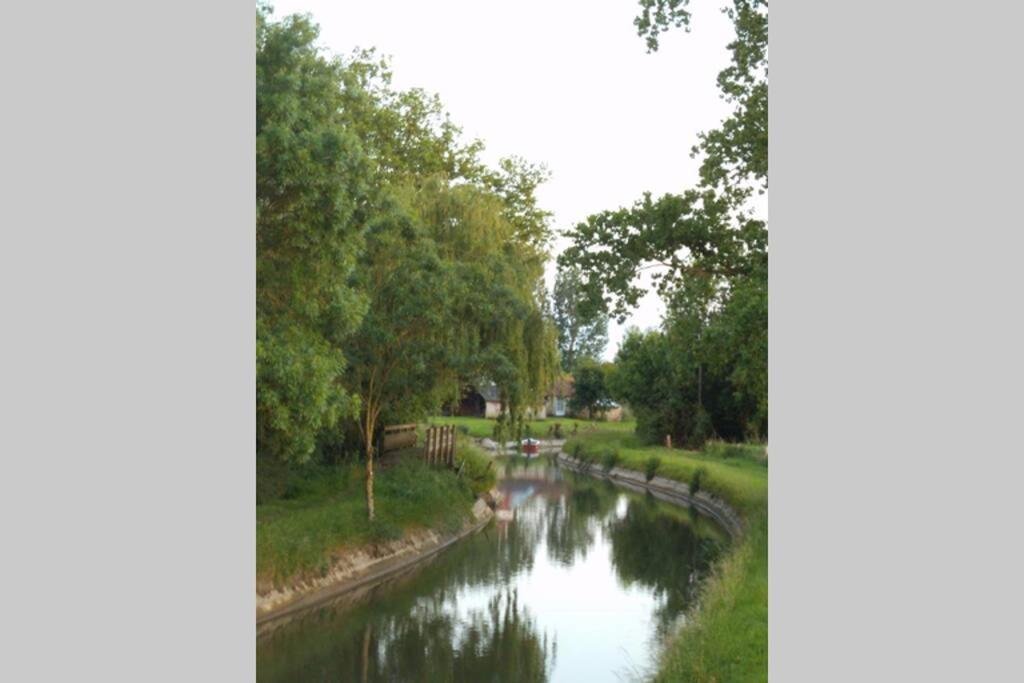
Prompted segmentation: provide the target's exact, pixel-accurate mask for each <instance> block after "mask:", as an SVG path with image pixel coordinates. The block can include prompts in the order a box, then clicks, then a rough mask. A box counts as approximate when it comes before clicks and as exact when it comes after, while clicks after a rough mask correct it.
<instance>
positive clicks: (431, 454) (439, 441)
mask: <svg viewBox="0 0 1024 683" xmlns="http://www.w3.org/2000/svg"><path fill="white" fill-rule="evenodd" d="M423 459H424V460H426V461H427V463H428V464H431V465H446V466H447V467H455V425H438V426H434V427H427V438H426V441H425V442H424V444H423Z"/></svg>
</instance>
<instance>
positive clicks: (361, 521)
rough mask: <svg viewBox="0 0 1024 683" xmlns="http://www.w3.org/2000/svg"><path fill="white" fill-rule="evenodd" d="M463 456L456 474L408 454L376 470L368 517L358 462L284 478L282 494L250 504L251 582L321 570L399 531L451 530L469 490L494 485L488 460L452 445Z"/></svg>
mask: <svg viewBox="0 0 1024 683" xmlns="http://www.w3.org/2000/svg"><path fill="white" fill-rule="evenodd" d="M463 458H465V459H466V467H465V469H464V471H463V475H462V477H458V478H457V477H456V476H455V473H454V472H452V471H451V470H446V469H442V468H439V467H430V466H428V465H425V464H424V463H423V462H422V461H421V460H419V459H418V458H415V457H405V458H402V459H401V460H400V461H399V462H398V463H397V464H395V465H394V466H391V467H380V468H378V469H377V470H376V472H375V476H374V481H375V486H374V501H375V511H376V519H375V520H374V522H373V523H372V524H371V523H370V522H369V520H368V519H367V514H366V494H365V490H366V488H365V482H366V479H365V468H364V466H363V465H362V464H355V465H341V466H337V467H310V468H308V469H306V470H304V471H302V472H300V473H299V474H298V475H297V476H295V477H294V479H293V481H291V482H290V483H289V490H290V495H289V497H288V499H278V500H274V501H271V502H268V503H265V504H263V505H259V506H257V508H256V576H257V581H259V582H262V583H264V584H265V583H266V582H267V581H272V582H273V583H274V584H275V585H280V584H281V583H283V582H284V581H286V580H287V579H289V578H292V577H296V576H301V575H308V574H309V573H314V574H315V573H317V572H320V573H322V574H323V573H326V572H327V568H328V567H329V565H330V562H331V558H332V555H334V554H335V553H337V552H339V551H341V550H343V549H344V548H349V547H356V546H360V545H366V544H370V543H375V542H381V541H388V540H394V539H397V538H400V537H401V536H402V534H403V533H404V532H407V531H412V530H417V529H437V530H440V531H443V532H452V531H456V530H457V529H459V528H460V527H461V526H462V524H463V523H464V522H465V521H466V520H468V519H469V516H470V510H471V509H472V505H473V501H474V500H475V498H476V496H477V495H478V494H479V493H480V492H482V491H484V490H487V489H489V488H490V487H491V486H493V485H494V479H495V475H494V471H493V468H489V467H488V463H489V462H490V459H489V458H488V457H487V456H486V455H484V454H483V453H481V452H480V451H479V450H477V449H475V448H473V447H472V446H470V445H468V444H460V445H459V448H458V452H457V454H456V463H459V462H461V460H462V459H463Z"/></svg>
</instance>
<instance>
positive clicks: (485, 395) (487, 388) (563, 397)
mask: <svg viewBox="0 0 1024 683" xmlns="http://www.w3.org/2000/svg"><path fill="white" fill-rule="evenodd" d="M572 395H573V378H572V375H562V376H561V377H558V378H556V379H555V381H554V382H552V383H551V386H550V388H549V389H548V392H547V395H546V396H545V397H544V402H543V403H542V404H541V405H539V406H536V407H534V408H528V409H527V411H526V416H527V417H528V418H529V419H533V420H544V419H547V418H553V417H571V416H573V413H572V411H571V410H570V408H569V400H570V399H571V398H572ZM604 408H605V409H604V411H601V412H599V413H598V416H597V417H598V418H602V417H603V419H605V420H607V421H609V422H619V421H621V420H622V407H621V406H620V405H619V404H617V403H615V402H612V401H609V402H608V403H607V405H606V406H605V407H604ZM445 414H446V415H458V416H460V417H488V418H496V417H498V415H500V414H501V394H500V392H499V391H498V387H497V385H496V384H494V383H493V382H484V383H481V384H480V385H479V386H478V387H477V386H469V387H466V393H465V394H463V396H462V400H461V401H460V402H459V404H458V405H457V406H449V407H448V408H447V409H446V410H445ZM575 417H579V418H582V419H589V415H588V414H587V411H586V410H583V411H581V412H580V413H577V414H576V415H575Z"/></svg>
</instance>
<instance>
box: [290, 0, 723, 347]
mask: <svg viewBox="0 0 1024 683" xmlns="http://www.w3.org/2000/svg"><path fill="white" fill-rule="evenodd" d="M694 5H695V7H694V8H693V14H694V16H693V19H692V27H693V30H692V32H691V33H689V34H687V33H684V32H683V31H682V30H676V31H671V32H669V33H667V34H665V35H664V36H663V37H662V40H661V49H660V50H659V51H658V52H656V53H653V54H647V52H646V48H645V44H644V41H643V40H642V39H641V38H640V37H639V36H637V35H636V29H635V27H634V26H633V17H634V16H635V15H636V10H637V2H636V0H586V1H585V0H557V2H556V1H553V0H520V1H519V2H516V3H509V2H490V1H488V0H435V1H434V2H423V1H422V0H419V1H418V2H414V1H411V0H393V1H391V2H351V1H349V0H336V1H335V2H327V1H318V0H288V1H279V2H275V3H274V16H275V17H277V18H280V17H283V16H285V15H288V14H293V13H297V12H302V13H309V14H311V15H312V16H313V18H314V20H315V21H317V22H318V23H319V24H320V29H321V32H320V42H321V44H322V45H323V47H324V48H325V49H327V50H328V51H330V52H333V53H341V54H347V53H349V52H350V51H351V50H352V49H353V48H355V47H376V48H378V49H379V50H380V51H381V52H382V53H383V54H386V55H390V56H391V57H392V67H393V70H394V84H395V85H396V86H397V87H399V88H409V87H414V86H415V87H421V88H424V89H425V90H428V91H430V92H436V93H438V94H439V95H440V96H441V99H442V101H443V102H444V104H445V106H446V108H447V109H448V111H449V112H450V113H451V115H452V119H453V120H454V121H455V122H456V123H457V124H459V125H460V126H461V127H462V129H463V130H464V131H465V133H466V135H467V137H468V138H474V137H476V138H480V139H482V140H483V141H484V142H485V143H486V145H487V150H486V152H485V155H486V158H487V159H488V160H489V161H492V162H493V161H496V160H497V159H498V158H500V157H502V156H509V155H512V154H517V155H519V156H522V157H524V158H526V159H528V160H530V161H532V162H539V163H543V164H545V165H546V166H547V167H548V168H549V169H550V171H551V173H552V178H551V180H550V181H549V182H548V183H547V184H546V186H545V187H544V188H543V189H542V191H541V193H540V201H541V204H542V205H543V207H544V208H546V209H548V210H549V211H552V212H553V213H554V225H555V228H556V230H564V229H567V228H570V227H572V226H573V225H575V224H576V223H577V222H578V221H581V220H583V219H585V218H586V216H588V215H589V214H592V213H596V212H598V211H602V210H605V209H615V208H618V207H620V206H623V205H627V204H631V203H632V202H633V201H635V200H636V199H639V198H640V196H641V195H642V193H643V192H644V191H650V192H652V193H654V195H655V196H657V195H660V194H663V193H665V192H680V191H682V190H683V189H685V188H686V187H688V186H691V185H693V184H695V182H696V179H697V166H698V164H697V161H696V160H694V159H691V158H690V156H689V150H690V147H691V146H692V145H693V144H694V143H695V142H696V136H697V133H698V132H700V131H702V130H708V129H710V128H713V127H714V126H716V125H717V124H718V122H719V121H721V119H722V118H724V117H725V116H726V115H728V113H729V107H728V105H727V104H726V103H724V102H723V101H722V100H721V99H720V98H719V95H718V90H717V88H716V86H715V77H716V76H717V74H718V72H719V71H720V70H721V69H722V67H723V66H725V64H726V63H727V62H728V59H729V56H728V52H727V50H726V49H725V46H726V45H727V44H728V42H729V41H730V40H731V39H732V36H733V32H732V25H731V24H730V22H729V20H728V19H727V18H726V17H725V16H724V15H722V14H721V12H720V11H719V5H720V3H715V2H698V3H694ZM565 245H566V240H562V239H559V240H557V241H556V246H555V253H556V254H557V252H559V251H561V250H562V249H563V248H564V247H565ZM553 273H554V263H553V261H552V263H551V264H550V266H549V272H548V279H549V286H550V283H551V280H552V278H553ZM661 310H662V309H661V306H660V302H659V300H658V299H657V297H656V296H655V295H654V294H653V293H652V294H650V295H648V296H647V297H646V298H645V299H644V300H643V301H642V302H641V304H640V306H639V307H638V308H637V310H636V311H635V313H634V315H633V316H632V318H631V319H630V320H628V321H627V322H626V323H625V325H622V326H620V325H618V324H616V323H615V322H614V321H612V322H611V324H610V325H609V344H608V348H607V350H606V352H605V356H606V358H608V359H611V358H612V357H613V356H614V355H615V351H616V350H617V348H618V345H619V342H620V341H621V339H622V335H623V332H624V330H625V328H626V327H629V326H630V325H637V326H640V327H642V328H646V327H654V326H656V325H657V324H658V323H659V321H660V319H661Z"/></svg>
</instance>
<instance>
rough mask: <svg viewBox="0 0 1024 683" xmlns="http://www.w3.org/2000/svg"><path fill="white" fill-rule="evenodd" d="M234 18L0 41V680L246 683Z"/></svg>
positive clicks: (242, 170)
mask: <svg viewBox="0 0 1024 683" xmlns="http://www.w3.org/2000/svg"><path fill="white" fill-rule="evenodd" d="M254 36H255V19H254V6H253V3H252V2H249V1H245V2H242V1H241V0H232V1H230V2H198V1H195V0H193V1H191V2H184V3H181V2H178V3H173V4H166V3H140V2H126V1H123V2H98V3H97V2H89V3H71V2H69V3H29V2H24V3H7V4H6V5H5V6H4V12H3V19H2V21H0V83H2V84H3V95H2V99H3V106H2V107H0V175H2V177H0V195H2V201H0V212H2V216H0V241H2V243H0V298H2V299H0V311H2V314H3V315H2V322H0V327H2V333H0V339H2V341H0V346H2V352H0V422H2V427H0V438H2V441H3V443H2V446H0V453H2V454H3V458H2V460H3V463H4V471H3V473H2V474H0V482H2V484H0V485H2V489H3V491H2V494H0V524H2V531H0V539H2V546H0V547H2V551H0V552H2V555H3V558H4V560H3V562H2V563H0V564H2V569H0V578H2V585H3V590H4V599H3V603H4V607H3V609H2V610H0V614H2V616H0V619H2V620H3V631H4V648H3V650H4V655H3V657H0V680H8V681H25V680H47V681H70V680H92V679H99V680H108V681H159V680H166V681H189V680H211V681H244V680H252V679H254V678H255V638H254V634H255V627H254V624H253V611H254V610H253V595H254V594H255V577H254V564H255V529H254V522H253V514H254V513H253V510H254V498H255V494H254V487H255V471H254V469H255V468H254V462H253V452H254V449H255V418H254V415H253V406H254V403H255V376H254V366H255V362H254V359H255V339H254V336H255V335H254V329H255V272H254V270H255V233H254V230H253V225H254V222H255V221H254V219H255V152H254V145H253V140H254V137H255V116H254V107H255V73H254V66H253V64H254V57H253V55H254V51H253V46H254Z"/></svg>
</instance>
